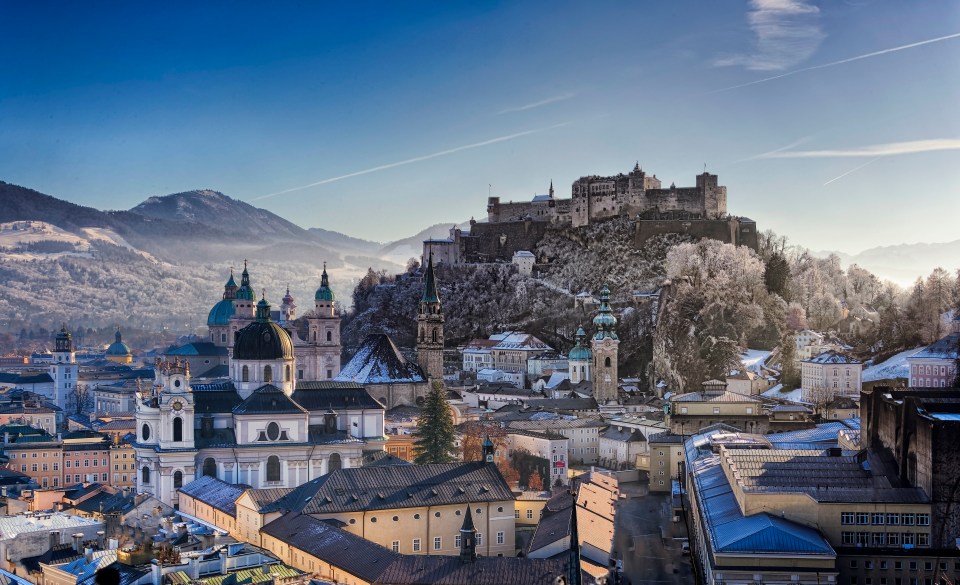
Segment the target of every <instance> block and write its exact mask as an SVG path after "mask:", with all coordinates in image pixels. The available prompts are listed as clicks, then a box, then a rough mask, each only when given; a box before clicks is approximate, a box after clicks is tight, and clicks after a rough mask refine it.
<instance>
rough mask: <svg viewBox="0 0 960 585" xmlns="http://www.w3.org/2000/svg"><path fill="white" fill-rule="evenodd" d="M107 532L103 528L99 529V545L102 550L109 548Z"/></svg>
mask: <svg viewBox="0 0 960 585" xmlns="http://www.w3.org/2000/svg"><path fill="white" fill-rule="evenodd" d="M106 535H107V533H106V532H105V531H103V530H97V546H98V547H100V550H104V549H105V548H107V547H106V546H105V542H106V538H105V537H106Z"/></svg>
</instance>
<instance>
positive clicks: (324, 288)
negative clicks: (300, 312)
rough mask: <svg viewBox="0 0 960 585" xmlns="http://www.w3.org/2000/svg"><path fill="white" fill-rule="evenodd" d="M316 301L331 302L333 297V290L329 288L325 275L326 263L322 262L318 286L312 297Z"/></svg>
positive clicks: (328, 281)
mask: <svg viewBox="0 0 960 585" xmlns="http://www.w3.org/2000/svg"><path fill="white" fill-rule="evenodd" d="M313 299H314V300H316V301H328V302H331V303H332V302H333V301H334V300H335V297H334V296H333V291H332V290H330V280H329V278H328V277H327V263H326V262H324V263H323V274H321V275H320V288H318V289H317V294H315V295H314V297H313Z"/></svg>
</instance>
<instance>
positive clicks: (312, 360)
mask: <svg viewBox="0 0 960 585" xmlns="http://www.w3.org/2000/svg"><path fill="white" fill-rule="evenodd" d="M313 299H314V309H313V313H312V314H311V315H309V316H308V317H307V342H308V344H309V347H308V349H307V350H306V352H305V353H304V354H303V355H302V358H303V359H302V360H300V362H301V363H299V364H298V366H297V368H298V369H297V378H298V379H303V380H332V379H334V378H336V377H337V376H338V375H340V351H341V346H340V317H338V316H337V309H336V297H335V296H334V294H333V290H331V289H330V278H329V276H327V263H326V262H324V263H323V272H322V273H321V274H320V288H318V289H317V292H316V294H315V295H314V296H313Z"/></svg>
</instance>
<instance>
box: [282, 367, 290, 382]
mask: <svg viewBox="0 0 960 585" xmlns="http://www.w3.org/2000/svg"><path fill="white" fill-rule="evenodd" d="M283 380H284V382H289V381H290V366H286V372H285V373H284V379H283Z"/></svg>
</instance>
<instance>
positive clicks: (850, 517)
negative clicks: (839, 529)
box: [840, 512, 856, 524]
mask: <svg viewBox="0 0 960 585" xmlns="http://www.w3.org/2000/svg"><path fill="white" fill-rule="evenodd" d="M854 523H856V518H855V516H854V514H853V512H843V513H841V514H840V524H854Z"/></svg>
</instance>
